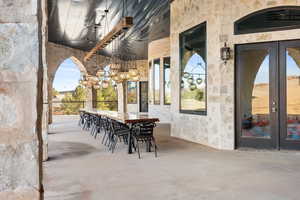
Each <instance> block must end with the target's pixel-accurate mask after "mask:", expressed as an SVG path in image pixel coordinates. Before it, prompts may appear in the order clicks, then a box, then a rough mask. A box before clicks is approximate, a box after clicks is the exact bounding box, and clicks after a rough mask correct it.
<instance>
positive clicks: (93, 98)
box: [92, 88, 97, 108]
mask: <svg viewBox="0 0 300 200" xmlns="http://www.w3.org/2000/svg"><path fill="white" fill-rule="evenodd" d="M92 105H93V108H97V90H96V89H94V88H92Z"/></svg>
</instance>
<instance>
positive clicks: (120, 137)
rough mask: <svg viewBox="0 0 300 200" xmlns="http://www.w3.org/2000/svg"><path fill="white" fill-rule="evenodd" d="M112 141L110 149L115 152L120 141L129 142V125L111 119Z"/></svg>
mask: <svg viewBox="0 0 300 200" xmlns="http://www.w3.org/2000/svg"><path fill="white" fill-rule="evenodd" d="M110 128H111V135H110V143H109V150H111V152H112V153H113V152H114V150H115V148H116V145H117V143H118V141H120V142H122V141H123V142H124V144H128V135H129V131H130V129H129V127H128V126H127V125H126V124H123V123H120V122H117V121H115V120H112V119H110Z"/></svg>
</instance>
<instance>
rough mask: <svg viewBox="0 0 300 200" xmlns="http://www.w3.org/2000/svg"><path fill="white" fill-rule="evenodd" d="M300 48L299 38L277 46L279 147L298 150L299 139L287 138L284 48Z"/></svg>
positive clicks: (282, 42) (299, 145) (299, 146)
mask: <svg viewBox="0 0 300 200" xmlns="http://www.w3.org/2000/svg"><path fill="white" fill-rule="evenodd" d="M293 47H296V48H300V40H291V41H281V42H280V47H279V55H280V59H279V63H280V72H279V73H280V110H279V112H280V122H281V124H280V148H281V149H298V150H300V140H287V139H286V138H287V123H286V122H287V84H286V71H287V70H286V69H287V67H286V49H287V48H293Z"/></svg>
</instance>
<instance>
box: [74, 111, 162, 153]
mask: <svg viewBox="0 0 300 200" xmlns="http://www.w3.org/2000/svg"><path fill="white" fill-rule="evenodd" d="M79 114H80V119H79V122H78V125H79V126H80V127H81V128H82V129H83V130H84V131H85V132H89V133H90V135H91V136H93V137H94V138H95V139H97V138H99V136H100V137H101V143H102V144H103V145H105V146H106V147H107V149H108V151H110V152H112V153H114V152H115V150H116V148H117V145H118V144H119V143H122V144H124V145H127V147H128V154H131V153H133V150H134V151H135V152H136V151H137V152H138V157H139V158H141V154H140V145H143V146H145V147H146V151H147V152H151V151H152V149H154V153H155V157H157V144H156V140H155V137H154V134H153V131H154V128H155V127H156V122H158V121H159V119H158V118H151V117H149V116H148V115H145V114H138V113H118V112H114V111H99V110H80V111H79Z"/></svg>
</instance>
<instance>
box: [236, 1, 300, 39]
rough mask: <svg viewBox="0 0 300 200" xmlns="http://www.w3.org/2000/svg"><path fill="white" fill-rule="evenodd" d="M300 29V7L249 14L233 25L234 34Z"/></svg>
mask: <svg viewBox="0 0 300 200" xmlns="http://www.w3.org/2000/svg"><path fill="white" fill-rule="evenodd" d="M297 28H300V6H280V7H274V8H268V9H264V10H260V11H257V12H254V13H251V14H249V15H247V16H245V17H243V18H241V19H239V20H237V21H236V22H235V23H234V34H235V35H239V34H247V33H258V32H267V31H280V30H288V29H297Z"/></svg>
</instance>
